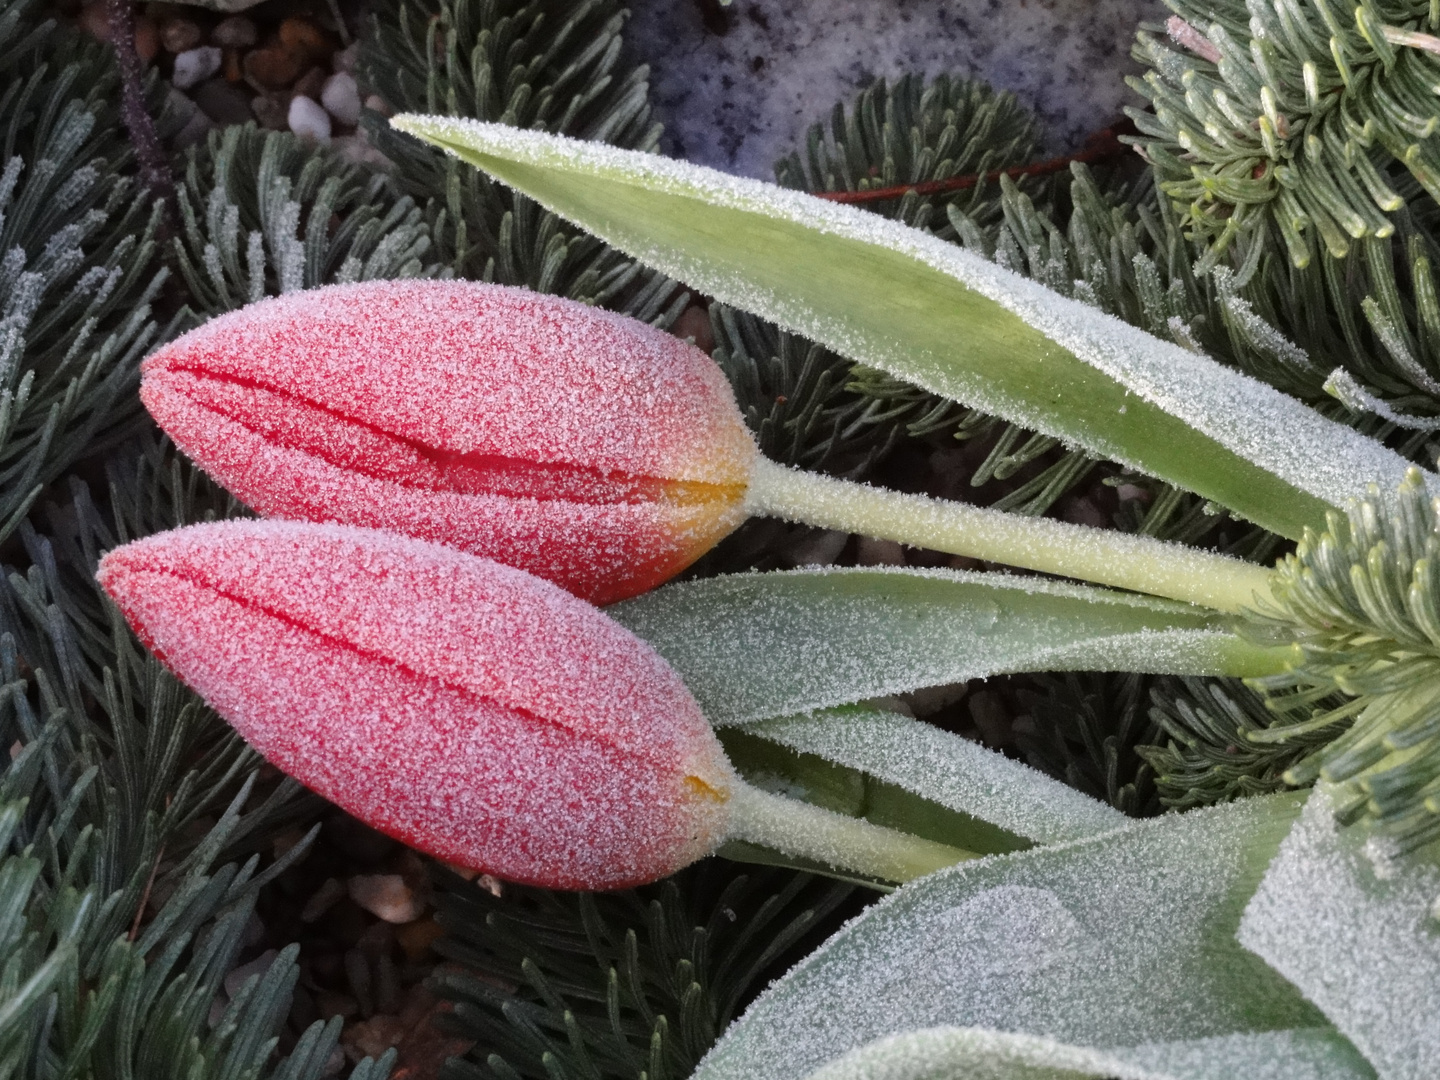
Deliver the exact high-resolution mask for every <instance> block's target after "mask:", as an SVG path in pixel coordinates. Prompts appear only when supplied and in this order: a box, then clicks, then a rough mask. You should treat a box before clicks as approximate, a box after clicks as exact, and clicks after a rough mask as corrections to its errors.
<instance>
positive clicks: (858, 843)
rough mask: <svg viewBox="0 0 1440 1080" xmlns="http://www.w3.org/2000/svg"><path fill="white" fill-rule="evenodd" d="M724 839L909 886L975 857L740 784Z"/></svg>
mask: <svg viewBox="0 0 1440 1080" xmlns="http://www.w3.org/2000/svg"><path fill="white" fill-rule="evenodd" d="M729 838H730V839H732V840H748V841H749V842H750V843H752V844H760V845H762V846H764V847H768V848H771V849H773V850H775V851H780V852H784V853H785V854H786V855H791V856H794V857H796V858H800V859H809V860H811V861H813V862H819V863H824V864H825V865H826V866H830V867H833V868H835V869H836V870H848V871H850V872H851V873H855V874H862V875H864V876H865V877H871V878H879V879H881V880H883V881H898V882H906V881H913V880H914V879H915V878H917V877H923V876H924V875H925V874H928V873H930V872H932V871H934V870H939V869H941V868H942V867H945V866H954V865H955V864H956V863H958V862H964V861H965V860H966V859H978V858H980V856H979V855H977V854H975V853H974V852H973V851H964V850H962V849H960V848H953V847H950V846H948V845H946V844H937V843H935V841H933V840H922V839H921V838H920V837H918V836H911V835H910V834H909V833H905V832H900V831H898V830H896V829H887V828H885V827H884V826H883V825H872V824H871V823H870V822H868V821H863V820H861V819H860V818H852V817H846V816H845V815H844V814H837V813H835V812H834V811H831V810H822V809H821V808H820V807H818V806H811V805H810V804H809V803H804V802H799V801H798V800H795V799H787V798H784V797H783V796H780V795H772V794H770V793H769V792H768V791H761V790H760V789H759V788H756V787H751V786H750V785H749V784H747V783H745V782H744V781H739V782H737V784H736V785H735V788H734V789H733V792H732V794H731V796H730V836H729Z"/></svg>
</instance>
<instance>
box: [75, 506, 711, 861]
mask: <svg viewBox="0 0 1440 1080" xmlns="http://www.w3.org/2000/svg"><path fill="white" fill-rule="evenodd" d="M100 579H101V583H102V584H103V585H104V587H105V589H106V591H107V592H109V593H110V595H111V596H112V597H114V598H115V600H116V602H117V603H118V604H119V605H120V607H121V609H122V610H123V611H124V612H125V614H126V617H127V618H128V619H129V620H130V621H131V623H132V625H134V626H135V627H136V629H137V631H138V632H139V633H140V634H141V636H142V638H144V640H146V642H147V643H148V644H150V645H151V646H152V647H153V648H154V649H155V651H156V652H157V654H158V655H160V656H161V657H162V659H164V660H165V662H166V663H167V664H169V665H170V666H171V667H172V668H173V669H174V670H175V671H176V673H177V674H178V675H179V676H180V677H181V678H182V679H184V680H185V681H186V682H187V683H189V684H190V685H191V686H192V687H194V688H195V689H196V690H197V691H199V692H200V694H201V695H202V696H204V697H205V699H206V700H207V701H209V702H210V703H211V705H212V706H214V708H215V709H216V710H217V711H218V712H219V713H220V714H221V715H222V716H224V717H225V718H226V719H227V720H229V721H230V722H231V723H232V724H233V725H234V726H235V727H236V729H237V730H238V731H239V732H240V733H241V734H242V735H243V736H244V737H245V738H246V739H247V740H248V741H250V742H251V743H252V744H253V745H254V746H255V747H256V748H257V749H258V750H260V752H261V753H263V754H264V755H265V756H266V757H267V758H269V759H270V760H271V761H273V762H275V763H276V764H277V765H279V766H280V767H281V768H283V769H284V770H285V771H286V772H289V773H290V774H292V775H293V776H295V777H297V778H298V779H299V780H301V781H302V782H304V783H305V784H307V785H308V786H310V787H312V788H313V789H315V790H316V791H318V792H320V793H321V794H322V795H325V796H326V797H327V798H330V799H331V800H333V801H334V802H337V803H338V804H340V805H341V806H343V807H345V808H346V809H347V810H350V811H351V812H352V813H354V814H356V815H357V816H359V817H361V818H362V819H364V820H366V821H368V822H369V823H370V824H372V825H374V826H375V827H376V828H379V829H381V830H382V831H384V832H387V833H389V834H391V835H394V836H396V837H398V838H400V839H402V840H404V841H405V842H407V843H410V844H412V845H414V846H416V847H419V848H421V849H423V850H426V851H429V852H431V853H432V854H434V855H437V856H438V857H440V858H443V859H446V860H447V861H450V862H455V863H460V864H462V865H467V866H473V867H475V868H477V869H483V870H485V871H487V872H490V873H494V874H497V875H499V876H501V877H506V878H509V879H511V880H516V881H525V882H531V883H536V884H542V885H546V886H549V887H552V888H615V887H620V886H624V885H630V884H636V883H639V882H643V881H649V880H654V879H655V878H657V877H661V876H664V875H666V874H669V873H671V872H673V871H674V870H676V869H679V868H680V867H681V866H684V865H686V864H687V863H689V862H692V861H693V860H694V859H696V858H699V857H700V856H702V855H704V854H706V853H707V852H708V851H710V850H711V849H712V848H713V847H714V845H715V844H716V843H718V841H719V839H720V837H721V835H722V834H723V832H724V827H725V821H726V816H727V813H726V805H725V804H726V799H727V798H728V794H729V792H730V790H731V786H732V784H733V783H734V776H733V772H732V771H731V769H730V766H729V763H728V762H727V761H726V759H725V757H724V753H723V751H722V750H721V749H720V746H719V744H718V742H717V741H716V740H715V737H714V735H713V734H712V733H711V731H710V728H709V726H708V724H707V723H706V721H705V719H704V717H703V716H702V715H701V713H700V710H699V707H698V706H697V705H696V704H695V701H694V698H693V697H691V695H690V693H689V691H687V690H686V689H685V686H684V684H683V683H682V682H681V681H680V679H679V677H678V676H677V675H676V674H675V673H674V672H673V671H672V670H671V669H670V668H669V666H668V665H667V664H665V662H664V661H663V660H661V659H660V657H659V656H658V654H656V653H655V652H654V651H653V650H652V649H651V648H650V647H649V646H647V645H645V644H644V643H643V642H641V641H640V640H639V639H638V638H635V637H634V636H633V635H631V634H630V633H629V632H628V631H626V630H624V629H622V628H621V627H620V626H619V625H618V624H616V623H614V622H612V621H611V620H609V619H608V618H607V617H606V616H604V615H603V614H602V613H600V612H599V611H597V610H595V609H594V608H592V607H590V606H589V605H588V604H585V603H583V602H582V601H579V600H577V599H575V598H574V597H573V596H570V595H568V594H567V593H565V592H563V591H562V590H560V589H558V588H556V587H555V586H553V585H550V584H548V583H545V582H542V581H539V580H538V579H536V578H533V577H531V576H530V575H528V574H525V573H523V572H521V571H518V570H514V569H512V568H510V567H505V566H501V565H499V564H497V563H493V562H490V561H488V560H483V559H477V558H474V557H472V556H468V555H465V554H463V553H461V552H458V551H455V550H453V549H449V548H444V547H441V546H438V545H434V544H427V543H423V542H421V541H417V540H413V539H409V538H405V537H399V536H395V535H393V534H386V533H380V532H375V531H371V530H363V529H354V528H349V527H345V526H335V525H307V524H300V523H295V522H283V521H246V522H225V523H219V524H212V525H199V526H193V527H191V528H187V529H181V530H177V531H175V532H170V533H162V534H160V535H158V536H154V537H150V538H147V539H145V540H141V541H138V542H136V543H134V544H130V545H127V546H126V547H123V548H120V549H118V550H117V551H114V552H112V553H110V554H109V555H107V556H106V557H105V559H104V560H103V561H102V563H101V569H100Z"/></svg>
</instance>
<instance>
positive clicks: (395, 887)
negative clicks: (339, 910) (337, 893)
mask: <svg viewBox="0 0 1440 1080" xmlns="http://www.w3.org/2000/svg"><path fill="white" fill-rule="evenodd" d="M349 886H350V899H351V900H354V901H355V903H357V904H359V905H360V906H361V907H362V908H364V909H365V910H366V911H368V912H370V914H371V915H374V916H375V917H376V918H377V919H384V920H385V921H386V922H388V923H407V922H413V921H415V920H416V919H418V918H419V917H420V916H421V915H422V914H424V912H425V905H424V904H423V903H422V902H421V901H420V899H419V897H417V896H416V895H415V891H414V890H413V889H411V888H410V886H408V885H406V884H405V879H404V878H403V877H401V876H400V875H399V874H357V875H356V876H355V877H352V878H351V879H350V881H349Z"/></svg>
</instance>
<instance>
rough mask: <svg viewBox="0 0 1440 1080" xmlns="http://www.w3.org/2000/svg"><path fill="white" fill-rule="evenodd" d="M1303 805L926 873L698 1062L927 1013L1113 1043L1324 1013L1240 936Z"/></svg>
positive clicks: (824, 1056) (1208, 818)
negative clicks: (1244, 914) (1248, 908)
mask: <svg viewBox="0 0 1440 1080" xmlns="http://www.w3.org/2000/svg"><path fill="white" fill-rule="evenodd" d="M1299 807H1300V799H1299V797H1297V796H1294V795H1283V796H1270V797H1267V798H1264V799H1248V800H1244V801H1242V802H1238V803H1232V804H1230V805H1228V806H1222V807H1216V808H1212V809H1207V810H1198V811H1194V812H1191V813H1188V814H1177V815H1173V816H1168V817H1162V818H1155V819H1152V820H1149V821H1140V822H1135V823H1134V824H1131V825H1127V826H1126V827H1125V828H1123V829H1117V830H1116V831H1114V832H1111V833H1106V834H1105V835H1103V836H1099V837H1095V838H1092V839H1089V840H1081V841H1077V842H1075V843H1071V844H1062V845H1057V846H1054V847H1041V848H1033V849H1031V850H1029V851H1023V852H1019V853H1016V854H1013V855H999V856H994V857H991V858H987V859H983V860H980V861H978V862H972V863H966V864H962V865H960V866H957V867H954V868H952V869H949V870H942V871H940V872H938V873H935V874H931V875H930V876H928V877H925V878H922V879H920V880H919V881H916V882H914V883H913V884H911V885H908V886H906V887H904V888H902V889H900V890H899V891H898V892H896V893H894V894H892V895H891V896H889V897H887V898H886V899H884V900H882V901H880V902H879V903H878V904H876V905H875V906H874V907H872V908H870V909H869V910H868V911H866V912H865V913H864V914H863V915H861V916H860V917H859V918H857V919H855V920H854V921H853V922H851V923H850V924H849V925H848V926H847V927H845V928H844V929H843V930H841V931H840V932H839V933H837V934H836V935H835V936H834V937H832V938H831V939H830V940H829V941H828V942H826V943H825V944H824V945H822V946H821V947H820V948H819V949H818V950H817V951H816V952H814V953H812V954H811V955H810V956H809V957H807V958H806V959H805V960H803V961H801V963H800V964H799V965H798V966H797V967H796V968H795V969H794V970H792V971H791V972H790V973H789V974H788V975H786V976H785V977H784V978H783V979H781V980H780V981H779V982H777V983H776V984H775V985H774V986H772V987H771V988H770V989H769V990H768V991H766V992H765V993H764V994H763V995H762V996H761V997H760V998H759V999H757V1000H756V1002H755V1003H754V1004H753V1005H751V1006H750V1008H749V1010H748V1011H747V1012H746V1013H745V1015H744V1016H743V1017H741V1019H740V1020H739V1021H737V1022H736V1023H735V1024H734V1025H733V1026H732V1027H731V1028H730V1030H729V1031H728V1032H727V1033H726V1034H725V1036H724V1037H723V1038H722V1039H721V1040H720V1042H719V1043H718V1044H717V1045H716V1047H715V1048H714V1049H713V1050H712V1051H711V1052H710V1054H709V1055H707V1057H706V1058H705V1060H704V1061H702V1062H701V1064H700V1068H699V1069H698V1070H697V1072H696V1073H695V1076H694V1078H693V1080H738V1078H741V1077H743V1078H744V1080H793V1078H795V1077H803V1076H805V1075H807V1074H808V1073H810V1072H812V1071H814V1070H815V1069H818V1068H819V1067H820V1066H822V1065H824V1064H826V1063H827V1062H830V1061H833V1060H835V1059H836V1058H838V1057H840V1056H841V1055H842V1054H844V1053H846V1052H847V1051H850V1050H853V1049H855V1048H857V1047H860V1046H863V1045H864V1044H866V1043H868V1042H871V1041H873V1040H875V1039H879V1038H883V1037H884V1036H886V1035H892V1034H897V1033H900V1032H904V1031H912V1030H914V1029H916V1028H920V1027H939V1026H957V1027H986V1028H993V1029H996V1030H1002V1031H1013V1032H1028V1033H1030V1034H1033V1035H1040V1036H1044V1037H1047V1038H1050V1039H1055V1040H1057V1041H1060V1042H1070V1043H1075V1044H1077V1045H1082V1046H1091V1047H1107V1046H1117V1045H1126V1044H1132V1045H1133V1044H1135V1043H1136V1042H1146V1041H1161V1040H1173V1039H1197V1038H1206V1037H1210V1036H1216V1035H1231V1034H1234V1033H1236V1032H1240V1031H1266V1030H1275V1029H1280V1028H1293V1027H1317V1026H1322V1025H1323V1023H1324V1021H1323V1019H1322V1017H1321V1016H1320V1015H1319V1013H1317V1012H1316V1011H1315V1010H1314V1009H1313V1008H1312V1007H1311V1006H1310V1005H1308V1004H1307V1003H1306V1002H1305V1001H1304V999H1303V998H1301V996H1300V994H1299V993H1298V992H1297V991H1296V990H1295V989H1294V988H1293V987H1291V986H1290V985H1289V984H1288V983H1286V982H1285V981H1284V980H1283V979H1282V978H1280V976H1279V975H1277V974H1275V973H1274V972H1273V971H1271V970H1270V969H1269V968H1267V967H1266V966H1265V965H1264V964H1263V963H1261V962H1260V961H1259V959H1258V958H1256V957H1254V956H1252V955H1250V954H1248V953H1246V952H1245V950H1244V949H1242V948H1241V947H1240V945H1239V943H1238V942H1237V941H1236V940H1235V928H1236V926H1237V925H1238V924H1239V921H1240V912H1241V909H1242V908H1243V906H1244V904H1245V901H1246V900H1247V899H1248V897H1249V896H1250V894H1251V892H1252V891H1253V890H1254V888H1255V885H1256V884H1257V883H1258V882H1259V880H1260V876H1261V874H1262V873H1263V872H1264V869H1265V866H1266V864H1267V863H1268V862H1269V861H1270V858H1271V857H1272V856H1273V855H1274V853H1275V850H1276V848H1277V847H1278V846H1279V844H1280V841H1281V840H1282V839H1283V838H1284V835H1285V833H1286V832H1287V831H1288V829H1289V827H1290V825H1291V823H1292V822H1293V820H1294V818H1295V815H1296V814H1297V813H1298V811H1299Z"/></svg>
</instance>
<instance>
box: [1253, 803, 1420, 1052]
mask: <svg viewBox="0 0 1440 1080" xmlns="http://www.w3.org/2000/svg"><path fill="white" fill-rule="evenodd" d="M1332 795H1333V793H1332V791H1331V790H1329V789H1328V788H1326V787H1325V786H1324V785H1322V786H1321V787H1319V788H1317V789H1316V790H1315V792H1314V793H1313V794H1312V795H1311V796H1310V800H1309V802H1308V803H1307V804H1306V806H1305V811H1304V813H1303V814H1302V815H1301V818H1300V821H1299V822H1298V823H1297V824H1296V826H1295V828H1294V830H1293V831H1292V832H1291V834H1290V836H1289V837H1287V838H1286V840H1285V843H1284V844H1282V845H1281V847H1280V853H1279V854H1278V855H1277V856H1276V857H1275V860H1274V862H1273V863H1272V864H1271V866H1270V869H1269V870H1268V871H1267V872H1266V874H1265V877H1264V880H1262V881H1261V882H1260V887H1259V889H1258V890H1256V893H1255V896H1254V897H1253V899H1251V901H1250V905H1249V907H1247V908H1246V910H1245V917H1244V919H1243V921H1242V922H1241V924H1240V943H1241V944H1242V945H1244V946H1245V947H1246V948H1248V949H1250V950H1252V951H1253V952H1255V953H1256V954H1257V955H1259V956H1261V957H1263V958H1264V959H1265V960H1266V962H1268V963H1269V964H1270V966H1271V967H1273V968H1274V969H1275V970H1276V971H1279V972H1280V973H1281V974H1283V975H1284V976H1285V977H1286V978H1288V979H1289V980H1290V981H1291V982H1292V983H1294V984H1295V985H1296V986H1298V987H1299V988H1300V989H1301V990H1302V991H1303V992H1304V994H1305V996H1306V997H1307V998H1309V999H1310V1000H1311V1001H1313V1002H1314V1003H1315V1004H1316V1005H1317V1006H1319V1008H1320V1010H1321V1011H1322V1012H1323V1013H1325V1015H1326V1017H1327V1018H1328V1019H1329V1020H1330V1022H1331V1023H1332V1024H1334V1025H1335V1027H1336V1028H1338V1029H1339V1030H1340V1031H1341V1032H1342V1033H1343V1034H1344V1035H1345V1036H1346V1038H1348V1039H1349V1040H1350V1041H1351V1042H1352V1043H1354V1044H1355V1046H1356V1047H1358V1048H1359V1049H1360V1051H1361V1052H1362V1053H1364V1055H1365V1056H1366V1057H1367V1058H1369V1060H1370V1062H1371V1063H1372V1064H1373V1065H1374V1066H1375V1069H1376V1072H1378V1073H1379V1075H1380V1078H1381V1080H1434V1077H1436V1076H1440V923H1437V922H1436V919H1435V915H1434V913H1433V911H1432V905H1434V904H1435V902H1436V899H1437V897H1440V867H1437V866H1436V865H1435V863H1434V861H1433V860H1431V859H1429V858H1426V857H1425V856H1423V855H1422V856H1412V857H1402V858H1394V859H1391V858H1389V857H1388V856H1387V854H1386V852H1385V850H1384V841H1383V840H1381V839H1378V838H1377V839H1371V840H1368V841H1367V839H1366V835H1365V833H1364V832H1363V831H1362V830H1359V829H1354V828H1351V829H1342V828H1340V827H1339V826H1338V825H1337V824H1336V823H1335V819H1334V816H1333V815H1332V813H1331V798H1332Z"/></svg>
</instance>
